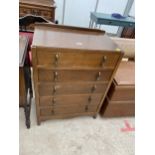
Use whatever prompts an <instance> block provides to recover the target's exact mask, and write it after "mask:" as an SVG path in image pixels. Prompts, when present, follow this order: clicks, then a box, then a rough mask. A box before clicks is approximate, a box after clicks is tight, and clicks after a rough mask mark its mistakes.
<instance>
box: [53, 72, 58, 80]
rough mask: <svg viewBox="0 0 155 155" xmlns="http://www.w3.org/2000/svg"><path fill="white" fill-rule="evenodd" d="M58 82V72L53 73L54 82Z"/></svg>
mask: <svg viewBox="0 0 155 155" xmlns="http://www.w3.org/2000/svg"><path fill="white" fill-rule="evenodd" d="M57 80H58V72H56V71H55V72H54V81H57Z"/></svg>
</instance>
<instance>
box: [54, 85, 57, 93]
mask: <svg viewBox="0 0 155 155" xmlns="http://www.w3.org/2000/svg"><path fill="white" fill-rule="evenodd" d="M56 90H57V88H56V86H54V87H53V94H55V93H56Z"/></svg>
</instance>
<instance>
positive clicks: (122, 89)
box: [101, 61, 135, 117]
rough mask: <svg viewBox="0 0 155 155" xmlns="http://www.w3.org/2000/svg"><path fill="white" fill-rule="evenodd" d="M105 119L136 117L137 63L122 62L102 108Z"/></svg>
mask: <svg viewBox="0 0 155 155" xmlns="http://www.w3.org/2000/svg"><path fill="white" fill-rule="evenodd" d="M101 115H102V116H104V117H119V116H134V115H135V63H134V61H122V62H121V63H120V66H119V67H118V70H117V72H116V75H115V77H114V80H113V82H112V85H111V87H110V89H109V91H108V94H107V97H106V99H105V101H104V103H103V105H102V108H101Z"/></svg>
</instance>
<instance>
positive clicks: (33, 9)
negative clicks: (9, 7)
mask: <svg viewBox="0 0 155 155" xmlns="http://www.w3.org/2000/svg"><path fill="white" fill-rule="evenodd" d="M55 8H56V6H55V4H54V1H53V0H20V1H19V17H24V16H26V15H28V14H29V15H36V16H41V17H43V18H45V19H46V20H49V21H51V22H55ZM28 29H29V30H34V24H31V25H29V27H28Z"/></svg>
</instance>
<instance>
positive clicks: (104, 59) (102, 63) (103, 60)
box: [101, 56, 107, 67]
mask: <svg viewBox="0 0 155 155" xmlns="http://www.w3.org/2000/svg"><path fill="white" fill-rule="evenodd" d="M106 60H107V56H103V58H102V62H101V66H102V67H103V66H104V64H105V62H106Z"/></svg>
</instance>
